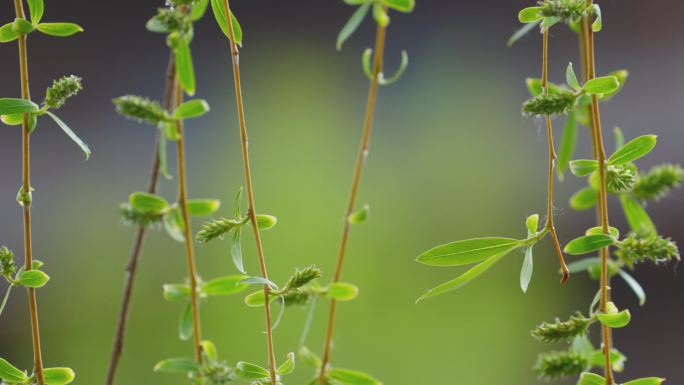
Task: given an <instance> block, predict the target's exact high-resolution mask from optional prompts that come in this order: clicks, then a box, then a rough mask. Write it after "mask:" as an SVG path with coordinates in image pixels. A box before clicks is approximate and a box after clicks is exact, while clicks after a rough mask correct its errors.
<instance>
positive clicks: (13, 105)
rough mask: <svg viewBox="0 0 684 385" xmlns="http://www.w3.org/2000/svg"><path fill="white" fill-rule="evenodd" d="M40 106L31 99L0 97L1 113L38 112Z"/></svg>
mask: <svg viewBox="0 0 684 385" xmlns="http://www.w3.org/2000/svg"><path fill="white" fill-rule="evenodd" d="M39 109H40V107H38V105H37V104H36V103H34V102H32V101H30V100H25V99H17V98H0V115H14V114H24V113H30V112H38V110H39Z"/></svg>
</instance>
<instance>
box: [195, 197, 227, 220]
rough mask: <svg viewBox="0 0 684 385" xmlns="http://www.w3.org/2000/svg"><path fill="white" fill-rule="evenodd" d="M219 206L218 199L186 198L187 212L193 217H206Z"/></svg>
mask: <svg viewBox="0 0 684 385" xmlns="http://www.w3.org/2000/svg"><path fill="white" fill-rule="evenodd" d="M219 207H221V201H220V200H218V199H190V200H188V214H190V215H192V216H195V217H206V216H209V215H211V214H213V213H215V212H216V210H218V209H219Z"/></svg>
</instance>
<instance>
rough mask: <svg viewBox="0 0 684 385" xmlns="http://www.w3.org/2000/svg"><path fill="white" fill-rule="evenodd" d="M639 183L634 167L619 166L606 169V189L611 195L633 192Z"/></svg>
mask: <svg viewBox="0 0 684 385" xmlns="http://www.w3.org/2000/svg"><path fill="white" fill-rule="evenodd" d="M636 181H637V177H636V172H635V169H634V167H633V166H630V165H618V166H608V167H606V188H607V189H608V192H609V193H611V194H622V193H626V192H630V191H632V188H633V187H634V184H635V183H636Z"/></svg>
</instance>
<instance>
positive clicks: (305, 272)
mask: <svg viewBox="0 0 684 385" xmlns="http://www.w3.org/2000/svg"><path fill="white" fill-rule="evenodd" d="M321 274H322V273H321V269H319V268H317V267H316V266H313V265H312V266H307V267H304V268H301V269H297V270H295V272H294V274H292V276H291V277H290V279H288V280H287V283H286V284H285V290H293V289H299V288H301V287H302V286H304V285H306V284H308V283H310V282H311V281H313V280H314V279H316V278H320V277H321Z"/></svg>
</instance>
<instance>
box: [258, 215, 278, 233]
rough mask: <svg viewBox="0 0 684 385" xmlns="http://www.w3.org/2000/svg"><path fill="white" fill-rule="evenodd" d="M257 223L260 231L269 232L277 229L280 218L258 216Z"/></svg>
mask: <svg viewBox="0 0 684 385" xmlns="http://www.w3.org/2000/svg"><path fill="white" fill-rule="evenodd" d="M256 221H257V227H258V228H259V230H268V229H272V228H273V227H275V225H276V224H277V223H278V218H276V217H274V216H273V215H267V214H257V216H256Z"/></svg>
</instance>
